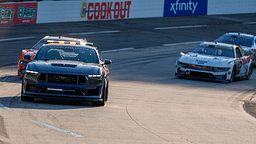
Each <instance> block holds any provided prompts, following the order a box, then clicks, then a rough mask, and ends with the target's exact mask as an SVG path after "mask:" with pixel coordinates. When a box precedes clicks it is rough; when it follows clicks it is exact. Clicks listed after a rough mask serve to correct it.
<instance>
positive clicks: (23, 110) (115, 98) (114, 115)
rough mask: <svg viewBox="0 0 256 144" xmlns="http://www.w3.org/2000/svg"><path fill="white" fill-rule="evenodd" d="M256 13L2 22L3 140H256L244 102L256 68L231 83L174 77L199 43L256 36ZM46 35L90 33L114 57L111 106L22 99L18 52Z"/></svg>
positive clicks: (255, 79) (104, 52)
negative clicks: (240, 34) (177, 67)
mask: <svg viewBox="0 0 256 144" xmlns="http://www.w3.org/2000/svg"><path fill="white" fill-rule="evenodd" d="M255 17H256V14H244V15H218V16H194V17H171V18H152V19H134V20H132V19H131V20H117V21H97V22H81V23H55V24H41V25H26V26H2V27H0V28H1V30H0V36H1V39H0V49H1V51H0V57H1V59H0V67H1V70H0V76H1V78H0V86H1V87H0V89H1V90H0V103H1V104H0V141H1V142H2V143H14V144H16V143H88V144H92V143H95V144H97V143H106V144H108V143H118V144H119V143H124V144H125V143H127V144H128V143H138V144H141V143H145V144H148V143H152V144H153V143H155V144H159V143H168V144H169V143H175V144H176V143H232V144H234V143H238V144H240V143H255V142H256V140H255V129H256V120H255V118H254V117H252V116H251V115H249V114H248V113H246V112H245V111H244V108H243V107H244V104H245V102H247V101H248V100H250V99H251V98H252V96H254V95H255V93H256V90H255V83H256V76H255V75H256V72H254V73H253V75H252V78H251V79H250V80H244V81H235V82H233V83H231V84H222V83H218V82H209V81H198V80H190V79H180V78H176V77H175V76H174V67H175V61H176V59H177V57H178V55H179V53H180V52H181V51H183V52H188V51H190V50H191V49H193V48H194V47H195V46H196V45H197V43H198V41H213V40H214V39H216V38H217V37H219V36H221V35H222V34H224V33H226V32H244V33H251V34H256V24H254V23H252V22H255V21H256V19H255ZM45 35H63V36H73V37H85V38H87V40H88V41H90V42H93V43H94V45H95V46H97V47H98V49H99V51H100V52H101V56H102V58H103V59H104V58H109V59H112V60H113V64H112V65H111V66H110V77H111V81H110V93H109V101H108V102H107V103H106V106H104V107H93V106H91V104H90V103H86V102H75V101H64V100H63V101H49V100H44V99H37V100H36V102H35V103H30V102H22V101H21V100H20V87H21V84H20V83H21V80H20V78H18V77H17V76H16V74H17V71H16V65H17V60H18V56H19V54H20V52H21V50H22V49H23V48H26V47H31V46H32V45H33V44H34V43H36V41H37V40H39V39H40V38H41V37H43V36H45ZM23 38H24V39H23ZM125 49H126V50H125ZM113 50H115V51H114V52H113Z"/></svg>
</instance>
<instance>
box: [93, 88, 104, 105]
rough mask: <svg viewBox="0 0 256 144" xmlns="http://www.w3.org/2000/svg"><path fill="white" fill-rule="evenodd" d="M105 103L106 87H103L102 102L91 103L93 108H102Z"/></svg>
mask: <svg viewBox="0 0 256 144" xmlns="http://www.w3.org/2000/svg"><path fill="white" fill-rule="evenodd" d="M105 102H106V87H105V85H104V88H103V100H102V101H92V102H91V103H92V105H94V106H104V105H105Z"/></svg>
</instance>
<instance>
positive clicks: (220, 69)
mask: <svg viewBox="0 0 256 144" xmlns="http://www.w3.org/2000/svg"><path fill="white" fill-rule="evenodd" d="M229 69H230V67H218V68H217V72H225V71H228V70H229Z"/></svg>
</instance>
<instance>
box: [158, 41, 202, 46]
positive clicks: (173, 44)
mask: <svg viewBox="0 0 256 144" xmlns="http://www.w3.org/2000/svg"><path fill="white" fill-rule="evenodd" d="M201 42H203V41H194V42H183V43H172V44H163V46H175V45H185V44H196V43H201Z"/></svg>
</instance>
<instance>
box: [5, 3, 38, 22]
mask: <svg viewBox="0 0 256 144" xmlns="http://www.w3.org/2000/svg"><path fill="white" fill-rule="evenodd" d="M37 5H38V4H37V2H32V3H10V4H0V25H17V24H35V23H36V17H37Z"/></svg>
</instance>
